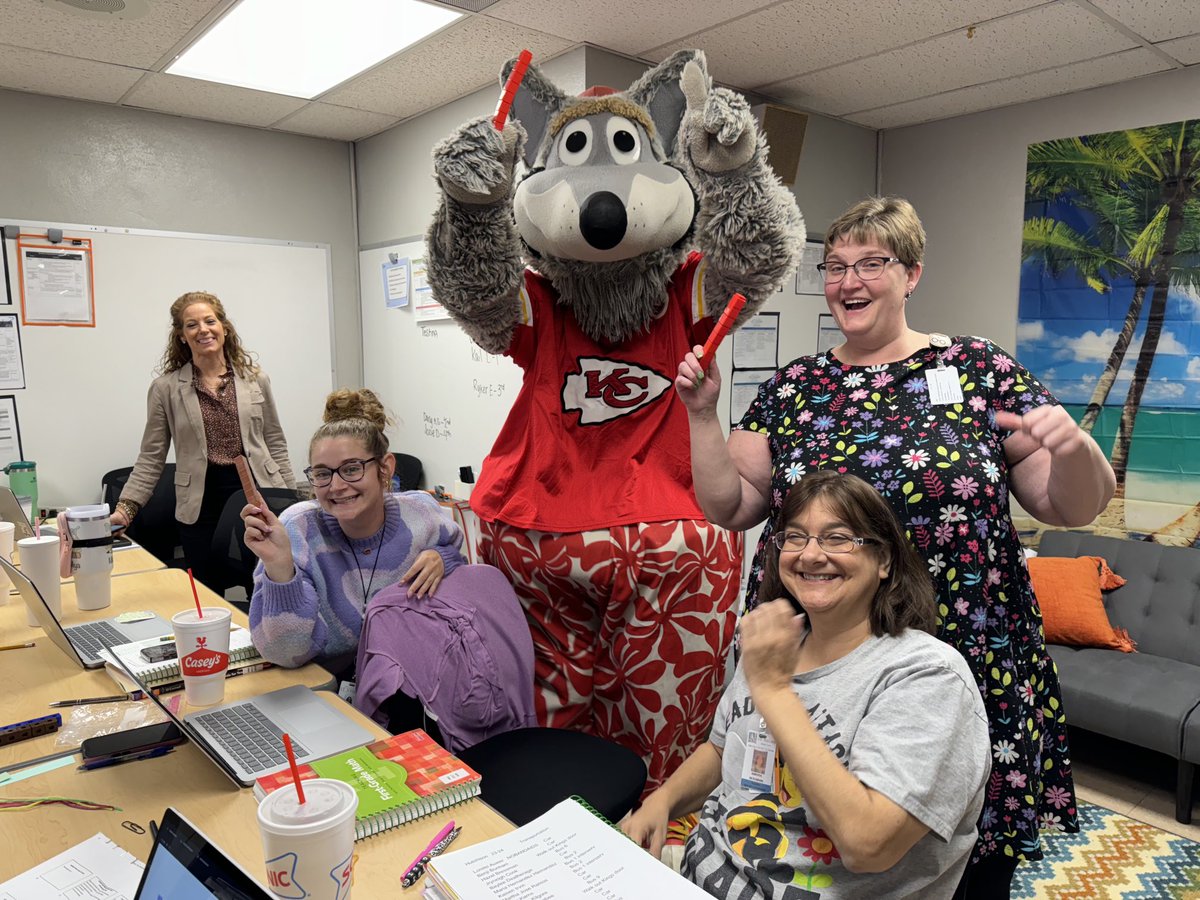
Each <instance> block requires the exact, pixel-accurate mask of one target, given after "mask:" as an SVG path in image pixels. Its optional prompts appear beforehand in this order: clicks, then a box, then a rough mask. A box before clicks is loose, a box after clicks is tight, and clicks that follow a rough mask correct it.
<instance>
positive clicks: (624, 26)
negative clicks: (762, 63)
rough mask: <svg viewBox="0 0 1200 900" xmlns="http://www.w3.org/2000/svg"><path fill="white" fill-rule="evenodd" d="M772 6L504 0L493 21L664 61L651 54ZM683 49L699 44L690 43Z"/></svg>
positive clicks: (699, 0) (666, 0) (737, 0)
mask: <svg viewBox="0 0 1200 900" xmlns="http://www.w3.org/2000/svg"><path fill="white" fill-rule="evenodd" d="M771 5H772V2H771V0H692V2H689V0H655V2H648V3H647V2H639V0H633V2H629V0H618V2H617V3H610V4H601V5H598V6H596V7H588V6H585V5H583V4H577V3H564V2H563V0H503V2H501V3H497V4H496V5H495V6H491V7H489V8H488V10H487V15H488V17H490V18H494V19H502V20H504V21H506V22H512V23H514V24H516V25H522V26H524V27H526V28H535V29H537V30H538V31H544V32H546V33H548V34H556V35H559V36H560V37H563V38H566V39H567V40H569V41H571V42H572V43H588V44H592V45H593V46H596V47H605V48H607V49H609V50H613V51H615V52H617V53H625V54H628V55H630V56H644V57H646V58H648V59H649V58H653V59H656V60H658V59H663V58H665V57H666V56H669V55H670V51H667V52H665V53H662V54H653V55H651V54H649V53H647V51H649V50H652V49H653V48H655V47H661V46H663V45H665V44H668V43H671V42H674V41H678V40H680V39H681V38H685V37H686V36H687V35H690V34H695V33H697V32H699V31H703V30H704V29H707V28H712V27H714V26H717V25H720V24H721V23H723V22H730V21H734V20H737V19H739V18H741V17H742V16H746V15H749V14H751V13H753V12H754V11H755V10H758V9H761V8H763V7H769V6H771ZM682 46H686V47H695V46H696V44H694V43H686V42H685V43H684V44H683V45H682ZM510 55H511V54H510Z"/></svg>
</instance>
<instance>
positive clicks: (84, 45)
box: [0, 0, 228, 69]
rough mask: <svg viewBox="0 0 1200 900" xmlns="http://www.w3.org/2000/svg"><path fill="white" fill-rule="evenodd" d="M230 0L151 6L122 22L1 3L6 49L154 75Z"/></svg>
mask: <svg viewBox="0 0 1200 900" xmlns="http://www.w3.org/2000/svg"><path fill="white" fill-rule="evenodd" d="M227 5H228V2H227V0H150V2H149V3H148V10H147V12H146V14H145V15H143V16H140V17H136V18H117V17H115V16H113V15H111V14H109V13H99V12H85V11H81V10H77V9H75V8H73V7H69V6H64V5H63V4H61V3H56V2H54V0H41V2H40V3H38V2H32V0H0V22H3V23H4V25H3V31H2V32H0V34H3V37H2V38H0V40H2V41H3V42H4V43H6V44H13V45H16V46H21V47H29V48H31V49H34V50H47V51H50V52H52V53H61V54H63V55H64V56H78V57H80V58H82V59H95V60H100V61H102V62H111V63H119V64H120V65H125V66H131V67H134V68H139V69H149V68H150V67H151V66H153V65H154V64H155V63H156V62H157V61H158V60H159V59H161V58H162V56H163V54H165V53H167V52H168V51H170V50H171V49H172V48H173V47H174V46H175V45H176V44H178V43H179V41H180V40H182V39H183V37H184V36H185V35H186V34H187V33H188V32H189V31H191V30H192V28H193V27H195V25H196V24H197V23H198V22H200V20H201V19H203V18H204V17H205V16H206V15H207V14H208V13H209V12H210V11H212V10H213V9H214V8H215V7H224V6H227Z"/></svg>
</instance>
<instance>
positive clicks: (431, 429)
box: [421, 413, 453, 441]
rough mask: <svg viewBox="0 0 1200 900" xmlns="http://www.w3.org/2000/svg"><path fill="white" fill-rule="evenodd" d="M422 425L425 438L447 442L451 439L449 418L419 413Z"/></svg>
mask: <svg viewBox="0 0 1200 900" xmlns="http://www.w3.org/2000/svg"><path fill="white" fill-rule="evenodd" d="M421 419H422V424H423V425H424V427H425V437H431V438H438V439H439V440H443V441H448V440H449V439H450V438H451V437H453V434H452V432H451V431H450V417H449V416H436V415H432V414H430V413H421Z"/></svg>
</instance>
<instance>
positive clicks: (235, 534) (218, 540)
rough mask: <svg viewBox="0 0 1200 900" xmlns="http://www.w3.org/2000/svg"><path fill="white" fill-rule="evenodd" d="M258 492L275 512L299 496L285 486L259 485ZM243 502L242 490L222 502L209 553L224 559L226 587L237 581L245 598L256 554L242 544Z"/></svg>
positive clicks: (251, 583) (244, 497)
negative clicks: (223, 503)
mask: <svg viewBox="0 0 1200 900" xmlns="http://www.w3.org/2000/svg"><path fill="white" fill-rule="evenodd" d="M259 493H261V494H262V496H263V500H265V501H266V503H267V506H269V507H270V509H271V512H273V513H275V515H279V514H280V513H281V512H283V511H284V510H285V509H287V508H288V507H289V506H292V505H293V504H296V503H299V502H300V501H301V500H302V499H303V498H302V497H301V496H300V495H299V494H298V493H296V492H295V491H293V490H291V489H289V488H270V487H267V488H260V489H259ZM245 505H246V492H245V491H236V492H235V493H234V494H233V496H231V497H230V498H229V499H228V500H226V501H225V508H224V509H222V510H221V518H220V519H218V520H217V530H216V531H215V532H214V533H213V543H212V553H213V559H215V560H224V562H225V566H226V568H227V569H228V573H227V574H228V581H229V583H230V586H233V585H239V584H240V585H241V586H242V587H244V588H245V589H246V597H247V599H248V598H249V597H250V593H251V591H252V590H253V587H254V567H255V565H257V564H258V557H257V556H255V555H254V553H253V552H252V551H251V550H250V548H249V547H247V546H246V526H245V525H244V524H243V522H242V516H241V513H242V507H244V506H245Z"/></svg>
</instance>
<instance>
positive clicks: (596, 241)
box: [579, 191, 629, 250]
mask: <svg viewBox="0 0 1200 900" xmlns="http://www.w3.org/2000/svg"><path fill="white" fill-rule="evenodd" d="M628 224H629V220H628V219H627V218H626V216H625V204H624V203H622V202H621V199H620V198H619V197H618V196H617V195H616V194H613V193H611V192H609V191H600V192H599V193H595V194H592V196H590V197H588V198H587V200H585V201H584V204H583V208H582V209H581V210H580V211H579V232H580V233H581V234H582V235H583V239H584V240H585V241H587V242H588V243H589V244H591V245H592V246H593V247H595V248H596V249H597V250H611V249H612V248H613V247H615V246H617V244H619V243H621V238H623V237H625V227H626V226H627V225H628Z"/></svg>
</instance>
